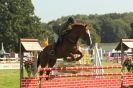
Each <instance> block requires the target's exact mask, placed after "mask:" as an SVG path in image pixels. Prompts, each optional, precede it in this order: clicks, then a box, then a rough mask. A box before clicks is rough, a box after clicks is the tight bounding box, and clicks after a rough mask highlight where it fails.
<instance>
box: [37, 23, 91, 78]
mask: <svg viewBox="0 0 133 88" xmlns="http://www.w3.org/2000/svg"><path fill="white" fill-rule="evenodd" d="M79 38H81V39H83V40H84V41H86V43H87V45H90V44H91V37H90V32H89V29H88V27H87V25H84V24H79V23H76V24H73V25H71V30H69V31H68V33H67V34H66V35H64V37H63V40H62V42H61V43H60V42H59V43H58V44H57V45H56V53H55V55H50V51H51V48H52V46H53V45H52V44H51V45H48V46H46V47H45V48H44V49H43V51H42V52H40V54H39V56H38V61H37V67H39V65H41V68H45V67H46V66H48V67H49V68H52V67H53V66H54V65H55V64H56V60H57V58H64V57H71V61H74V60H75V61H78V60H80V59H81V58H82V56H83V55H82V53H81V52H80V51H79V50H78V49H76V50H75V48H74V47H75V46H76V45H77V42H78V40H79ZM73 50H75V51H73ZM73 54H80V56H79V57H77V58H74V56H73ZM42 74H43V71H40V75H42ZM49 74H50V71H47V72H46V75H49Z"/></svg>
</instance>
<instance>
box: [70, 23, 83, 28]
mask: <svg viewBox="0 0 133 88" xmlns="http://www.w3.org/2000/svg"><path fill="white" fill-rule="evenodd" d="M81 26H85V24H82V23H74V24H72V25H71V27H72V28H73V27H81Z"/></svg>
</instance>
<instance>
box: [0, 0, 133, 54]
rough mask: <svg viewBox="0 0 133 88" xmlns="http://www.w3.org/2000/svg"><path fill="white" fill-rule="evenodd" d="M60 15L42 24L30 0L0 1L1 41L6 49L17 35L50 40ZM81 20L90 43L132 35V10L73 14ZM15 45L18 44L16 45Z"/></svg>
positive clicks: (9, 49)
mask: <svg viewBox="0 0 133 88" xmlns="http://www.w3.org/2000/svg"><path fill="white" fill-rule="evenodd" d="M68 17H70V16H66V17H61V18H58V19H57V20H53V21H51V22H49V23H41V22H40V19H39V18H38V17H37V16H35V14H34V6H33V4H32V2H31V0H0V43H1V42H3V43H4V46H6V47H5V50H6V51H7V52H8V51H11V50H13V51H15V48H16V47H17V46H18V45H19V39H20V38H37V39H39V40H43V39H44V38H47V37H48V38H49V43H52V42H53V30H52V26H53V25H57V24H62V23H64V22H65V21H66V20H67V19H68ZM72 17H73V18H74V19H75V20H76V21H77V22H81V23H85V24H88V25H89V29H90V32H91V37H92V41H93V43H95V42H102V43H113V42H119V40H120V39H121V38H133V26H132V25H133V13H132V12H130V13H122V14H120V13H110V14H104V15H98V14H94V15H89V16H87V15H80V14H77V15H72ZM17 48H18V47H17Z"/></svg>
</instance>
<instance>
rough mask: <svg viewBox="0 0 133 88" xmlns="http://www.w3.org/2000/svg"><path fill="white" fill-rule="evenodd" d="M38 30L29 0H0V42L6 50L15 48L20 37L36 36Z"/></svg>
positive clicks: (38, 21)
mask: <svg viewBox="0 0 133 88" xmlns="http://www.w3.org/2000/svg"><path fill="white" fill-rule="evenodd" d="M39 31H41V28H40V19H39V18H38V17H37V16H35V15H34V7H33V5H32V3H31V0H0V42H4V45H5V46H6V47H5V48H6V50H8V51H10V49H12V50H15V47H16V46H17V45H18V42H19V39H20V38H25V37H28V38H33V37H34V38H37V37H38V36H37V35H38V33H39Z"/></svg>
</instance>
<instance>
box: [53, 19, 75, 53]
mask: <svg viewBox="0 0 133 88" xmlns="http://www.w3.org/2000/svg"><path fill="white" fill-rule="evenodd" d="M74 23H75V21H74V19H73V18H72V17H69V18H68V20H67V21H66V22H65V23H63V24H61V25H60V28H58V33H57V32H56V33H55V34H54V35H55V41H54V42H55V43H54V44H53V47H52V50H51V55H54V54H55V48H56V43H58V40H59V41H60V42H62V37H63V36H64V35H65V34H66V33H67V31H68V30H70V29H71V25H72V24H74ZM53 29H54V28H53Z"/></svg>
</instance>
